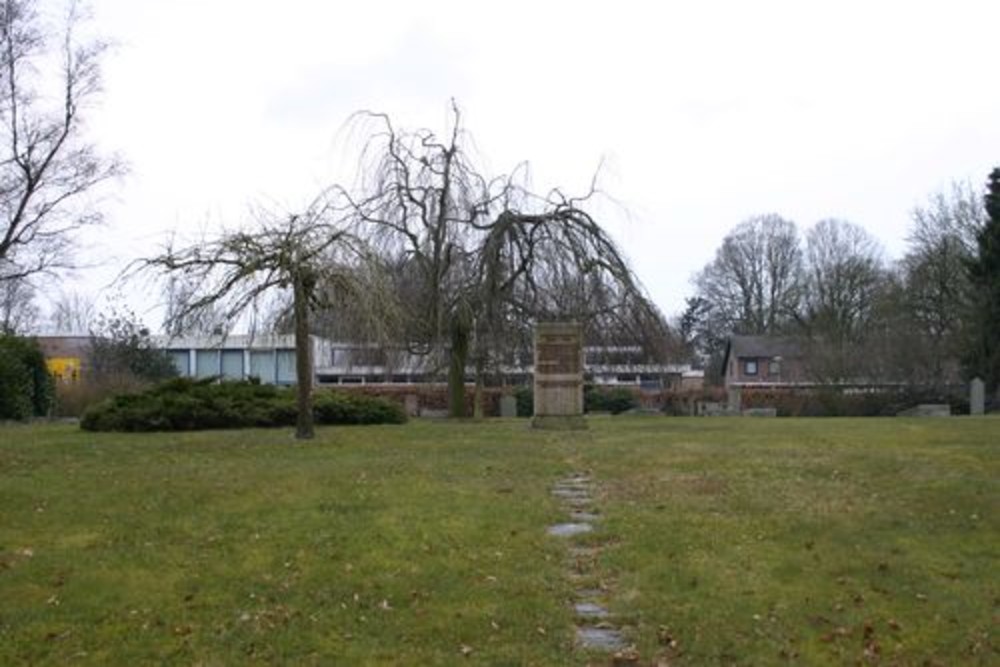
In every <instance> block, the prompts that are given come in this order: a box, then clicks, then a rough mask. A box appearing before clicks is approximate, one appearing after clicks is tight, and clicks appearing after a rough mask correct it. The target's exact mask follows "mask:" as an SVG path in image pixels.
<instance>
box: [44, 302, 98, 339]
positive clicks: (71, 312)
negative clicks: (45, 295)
mask: <svg viewBox="0 0 1000 667" xmlns="http://www.w3.org/2000/svg"><path fill="white" fill-rule="evenodd" d="M96 317H97V307H96V305H95V304H94V300H93V299H92V298H90V297H89V296H87V295H85V294H81V293H80V292H63V293H62V294H60V295H59V298H58V299H56V301H55V302H54V303H53V304H52V312H51V314H50V315H49V321H50V328H51V330H52V331H54V332H56V333H63V334H65V333H86V332H88V331H90V329H91V328H92V327H93V325H94V321H95V318H96Z"/></svg>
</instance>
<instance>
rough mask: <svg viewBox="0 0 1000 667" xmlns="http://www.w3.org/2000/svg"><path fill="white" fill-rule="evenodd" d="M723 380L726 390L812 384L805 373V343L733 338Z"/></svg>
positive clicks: (724, 361)
mask: <svg viewBox="0 0 1000 667" xmlns="http://www.w3.org/2000/svg"><path fill="white" fill-rule="evenodd" d="M722 377H723V382H724V385H725V387H726V388H727V389H729V388H736V387H796V386H803V385H807V384H812V383H811V382H810V381H809V379H808V377H807V376H806V372H805V364H804V353H803V346H802V342H801V340H800V339H798V338H793V337H788V336H732V337H730V338H729V340H728V341H727V342H726V352H725V355H724V356H723V359H722Z"/></svg>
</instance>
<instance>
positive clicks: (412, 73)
mask: <svg viewBox="0 0 1000 667" xmlns="http://www.w3.org/2000/svg"><path fill="white" fill-rule="evenodd" d="M92 5H93V15H94V19H95V26H96V29H97V30H98V32H100V33H101V34H103V35H104V36H105V37H107V38H110V39H111V40H113V41H115V42H116V43H117V48H116V49H115V50H114V51H113V52H112V53H111V54H110V55H109V56H108V57H107V60H106V62H105V89H106V92H105V96H104V100H103V103H102V105H101V106H100V107H98V108H97V109H95V110H94V111H93V115H92V116H91V119H90V128H91V130H92V132H93V135H94V137H95V139H96V141H97V142H98V143H99V145H100V146H102V147H103V148H105V149H109V150H111V149H113V150H117V151H120V152H121V153H122V155H123V156H124V157H125V158H126V159H127V161H128V162H129V163H130V164H131V166H132V172H131V175H130V176H129V177H128V178H127V179H126V180H125V181H124V182H123V183H122V184H121V185H120V187H118V189H117V191H116V199H115V200H114V201H112V202H110V203H109V207H108V213H109V217H110V221H111V222H110V227H109V229H108V230H107V231H106V232H105V233H103V234H101V241H100V242H99V243H98V244H95V246H92V247H91V248H89V249H88V250H87V251H86V252H87V253H88V256H89V257H94V256H97V257H100V258H101V260H100V261H101V263H102V265H103V268H102V269H98V270H91V271H81V272H79V273H78V274H77V275H76V276H75V277H73V278H71V279H69V280H67V282H66V285H65V288H66V289H74V288H76V289H81V288H83V289H96V288H97V287H98V286H99V285H100V284H102V283H103V282H104V281H105V280H106V278H107V276H108V275H111V274H112V273H113V268H114V267H120V266H122V265H124V263H125V262H127V261H128V260H129V259H132V258H134V257H136V256H139V255H142V254H148V253H150V252H152V251H153V250H154V249H155V245H156V244H157V243H159V242H160V241H161V240H162V239H163V238H164V236H165V234H166V233H167V232H168V230H171V229H178V230H181V231H187V232H190V233H194V232H195V231H197V230H198V229H203V228H208V229H212V228H214V227H216V226H218V225H221V224H227V225H235V224H238V223H239V222H240V221H241V220H242V219H243V218H244V217H245V216H246V212H247V209H248V207H249V206H250V205H251V204H254V203H265V204H266V203H272V204H275V205H278V206H285V207H287V208H289V209H295V208H297V207H300V206H301V205H302V204H303V203H305V202H306V201H308V200H309V199H310V198H311V196H312V195H314V194H315V193H316V192H317V190H318V189H319V187H320V186H321V185H323V184H327V183H330V182H333V181H341V182H344V181H347V180H349V178H350V176H351V174H352V172H353V165H351V164H349V162H348V160H347V159H346V158H345V155H344V154H342V153H341V152H340V151H339V150H338V147H343V145H344V143H345V140H344V133H343V132H342V128H343V126H344V123H345V121H346V120H347V118H348V116H349V115H350V114H351V113H352V112H353V111H356V110H358V109H361V108H367V109H372V110H378V111H386V112H388V113H389V114H390V115H391V116H392V118H393V119H394V122H395V124H396V125H397V126H406V127H430V128H431V129H434V130H437V131H441V130H444V129H445V123H446V122H447V120H448V109H449V98H451V97H454V98H455V99H456V100H457V101H458V103H459V105H460V106H461V108H462V110H463V114H464V120H465V124H466V127H467V129H468V130H469V131H470V132H471V133H472V135H473V136H474V137H475V140H476V144H477V146H478V149H479V151H480V153H481V154H482V155H483V156H485V157H486V158H487V167H488V168H490V169H491V170H493V171H495V172H506V171H508V170H510V169H511V168H512V167H513V166H514V165H515V164H516V163H518V162H520V161H522V160H528V161H530V163H531V165H532V172H533V182H534V184H535V186H536V187H537V189H539V190H542V191H544V190H547V189H549V188H550V187H552V186H560V187H562V188H564V189H565V190H567V191H569V192H583V191H585V190H586V188H587V187H588V185H589V182H590V178H591V176H592V174H593V172H594V169H595V168H596V167H597V165H598V163H599V162H600V161H601V160H602V159H604V160H606V171H605V172H604V174H603V177H602V180H601V184H602V186H603V188H604V189H605V190H606V191H608V192H609V193H610V194H611V195H612V196H614V197H615V198H616V199H618V200H620V201H621V202H622V203H624V205H625V206H626V207H627V208H628V211H629V213H630V215H628V216H626V215H623V214H622V213H621V212H618V211H610V212H608V217H607V218H606V219H605V220H604V222H605V224H606V225H607V227H608V228H609V229H610V230H611V232H612V234H613V235H614V236H615V238H616V239H617V240H618V241H619V243H620V244H621V246H622V248H623V249H624V251H625V253H626V254H627V255H628V257H629V258H630V260H631V262H632V265H633V267H634V268H635V270H636V272H637V273H638V275H639V277H640V279H641V280H642V281H643V283H644V284H645V286H646V287H647V289H648V290H649V291H650V293H651V294H652V296H653V298H654V300H655V301H656V302H657V303H658V304H659V305H660V307H661V308H662V309H663V310H664V311H665V312H666V313H668V314H671V313H675V312H677V311H679V310H681V309H682V308H683V298H684V297H685V296H687V295H689V294H690V293H691V291H692V289H691V286H690V283H689V281H690V278H691V276H692V274H693V273H694V272H696V271H697V270H698V269H700V268H701V267H702V266H703V265H704V264H705V263H706V262H708V261H709V260H710V259H711V257H712V255H713V253H714V251H715V249H716V248H717V247H718V245H719V243H720V241H721V239H722V237H723V236H724V235H725V234H726V232H728V231H729V230H730V229H731V228H732V227H733V226H734V225H736V224H737V223H739V222H740V221H741V220H743V219H745V218H746V217H748V216H750V215H754V214H758V213H765V212H777V213H780V214H782V215H784V216H786V217H788V218H791V219H793V220H795V221H796V222H797V223H798V224H799V225H800V229H803V230H804V229H805V228H806V227H807V226H808V225H810V224H812V223H814V222H815V221H817V220H819V219H821V218H825V217H841V218H845V219H848V220H851V221H853V222H855V223H858V224H860V225H862V226H864V227H865V228H866V229H868V230H869V232H871V233H872V234H874V235H875V236H876V237H878V238H879V239H880V240H881V241H882V243H883V244H884V245H885V246H886V249H887V251H888V254H889V256H891V257H898V256H899V255H900V254H901V253H902V251H903V250H904V247H905V238H906V234H907V230H908V225H909V214H910V211H911V210H912V209H913V207H914V206H916V205H919V204H922V203H923V202H925V201H926V198H927V197H928V196H929V195H930V194H931V193H933V192H934V191H936V190H940V189H943V188H946V187H948V185H949V183H950V182H951V181H953V180H971V181H972V183H973V184H974V185H975V186H976V187H977V188H978V187H979V186H980V184H981V183H983V182H984V181H985V178H986V175H987V173H988V172H989V171H990V169H991V168H992V167H994V166H997V165H1000V86H998V85H997V63H998V61H1000V56H998V54H1000V51H998V49H997V41H996V29H997V26H998V25H1000V2H996V1H995V0H948V1H947V2H945V1H942V2H921V1H919V0H918V1H912V2H879V1H877V0H868V1H865V2H855V1H853V0H839V1H838V2H812V1H807V0H799V1H794V2H780V1H769V0H756V1H754V2H745V1H738V0H734V1H714V2H712V1H702V2H696V1H693V0H688V1H686V2H631V1H629V0H618V1H617V2H602V3H587V2H546V1H545V0H534V1H533V2H521V1H513V0H505V1H504V2H490V3H485V2H474V1H472V0H465V1H464V2H432V1H430V0H422V1H420V2H412V1H409V2H408V1H401V2H393V1H388V0H387V1H382V2H374V1H368V2H330V1H320V0H312V1H309V0H283V1H282V2H275V1H274V0H269V1H267V2H263V1H258V0H92ZM145 303H149V300H147V301H146V302H145ZM150 323H151V324H153V323H156V322H155V319H153V320H152V321H150Z"/></svg>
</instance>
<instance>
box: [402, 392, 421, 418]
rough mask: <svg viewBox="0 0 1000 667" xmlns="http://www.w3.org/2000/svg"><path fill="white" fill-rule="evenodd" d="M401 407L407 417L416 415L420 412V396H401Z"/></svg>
mask: <svg viewBox="0 0 1000 667" xmlns="http://www.w3.org/2000/svg"><path fill="white" fill-rule="evenodd" d="M403 408H404V409H405V410H406V415H407V416H408V417H416V416H417V415H419V414H420V397H419V396H417V395H416V394H407V395H406V396H405V397H404V398H403Z"/></svg>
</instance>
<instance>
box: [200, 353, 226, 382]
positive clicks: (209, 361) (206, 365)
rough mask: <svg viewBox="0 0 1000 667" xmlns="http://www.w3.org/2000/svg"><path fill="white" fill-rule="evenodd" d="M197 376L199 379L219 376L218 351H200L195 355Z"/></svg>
mask: <svg viewBox="0 0 1000 667" xmlns="http://www.w3.org/2000/svg"><path fill="white" fill-rule="evenodd" d="M194 369H195V376H196V377H199V378H210V377H214V376H216V375H218V374H219V371H220V370H221V366H220V365H219V351H218V350H198V351H197V352H195V355H194Z"/></svg>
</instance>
